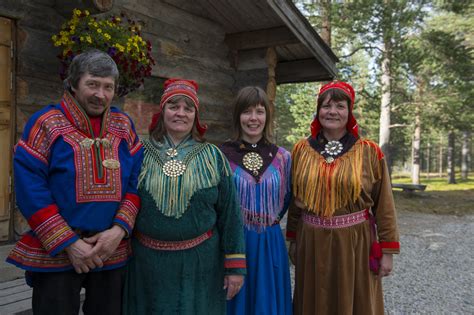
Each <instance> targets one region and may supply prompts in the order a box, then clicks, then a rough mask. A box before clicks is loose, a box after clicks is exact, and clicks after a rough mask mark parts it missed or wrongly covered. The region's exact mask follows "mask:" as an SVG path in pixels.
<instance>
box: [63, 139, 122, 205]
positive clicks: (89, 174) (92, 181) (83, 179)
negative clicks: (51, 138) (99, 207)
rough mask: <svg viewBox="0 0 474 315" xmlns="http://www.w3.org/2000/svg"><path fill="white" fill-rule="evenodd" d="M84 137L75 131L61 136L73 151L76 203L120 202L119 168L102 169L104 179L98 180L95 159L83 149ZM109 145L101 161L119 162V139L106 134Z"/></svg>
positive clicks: (89, 152)
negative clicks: (113, 160)
mask: <svg viewBox="0 0 474 315" xmlns="http://www.w3.org/2000/svg"><path fill="white" fill-rule="evenodd" d="M85 138H86V137H85V136H84V135H83V134H82V133H80V132H79V131H77V130H74V131H73V132H70V133H68V134H67V135H63V139H64V141H65V142H67V143H69V144H70V145H71V148H72V150H73V151H74V165H75V171H76V202H77V203H82V202H92V201H116V202H120V201H121V200H122V182H121V178H122V173H121V171H120V168H118V169H107V168H104V169H103V171H104V177H103V179H102V180H100V181H99V180H98V179H97V178H96V177H97V176H94V174H97V165H96V159H95V157H94V154H93V151H94V150H93V149H92V148H87V147H83V146H82V145H81V142H82V140H84V139H85ZM105 138H106V139H107V140H108V141H109V142H110V144H111V146H112V147H111V148H108V149H106V150H104V151H103V160H105V159H115V160H119V153H118V150H119V146H120V142H121V140H122V139H121V138H118V137H116V136H115V135H113V134H110V133H108V134H107V135H106V137H105Z"/></svg>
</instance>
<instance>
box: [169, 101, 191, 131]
mask: <svg viewBox="0 0 474 315" xmlns="http://www.w3.org/2000/svg"><path fill="white" fill-rule="evenodd" d="M195 117H196V108H195V107H194V106H190V105H188V104H187V103H186V101H185V100H184V99H181V100H179V101H178V102H176V103H170V102H168V103H166V104H165V107H164V109H163V122H164V126H165V129H166V132H167V133H168V134H169V135H170V136H171V137H173V138H182V137H184V136H186V135H188V134H189V133H190V132H191V130H192V129H193V126H194V119H195Z"/></svg>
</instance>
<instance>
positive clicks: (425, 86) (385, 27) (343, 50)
mask: <svg viewBox="0 0 474 315" xmlns="http://www.w3.org/2000/svg"><path fill="white" fill-rule="evenodd" d="M295 2H296V4H297V6H298V7H299V8H301V10H302V12H303V13H304V14H305V15H306V16H307V18H308V19H309V21H310V23H311V24H312V25H313V26H314V27H315V29H316V30H317V31H318V33H321V29H322V21H323V20H325V19H324V18H323V16H322V15H323V14H325V12H328V10H323V5H324V4H323V3H322V2H321V1H303V0H300V1H295ZM324 2H325V3H327V2H329V3H330V4H331V5H330V9H329V12H330V17H329V20H330V21H331V33H332V36H331V48H332V50H333V51H334V52H335V53H336V55H338V56H339V58H340V62H339V63H338V68H339V77H338V78H339V79H341V80H347V81H349V82H350V83H351V84H353V86H354V88H355V90H356V104H355V109H354V115H355V116H356V118H357V120H358V122H359V125H360V130H361V134H362V136H364V137H368V138H370V139H372V140H375V141H377V140H378V132H379V116H380V99H381V84H380V75H381V66H380V61H381V56H382V51H381V49H380V47H382V46H381V44H382V43H383V41H384V40H385V41H389V42H390V44H391V56H390V57H391V64H390V69H391V76H392V86H391V124H392V125H393V126H392V128H391V137H390V146H391V151H392V152H391V157H392V159H393V160H394V162H395V164H398V165H400V166H401V165H406V163H407V162H408V161H409V160H410V158H411V141H412V136H413V132H414V128H413V127H414V117H415V107H416V106H415V105H417V104H419V105H421V109H422V111H421V120H422V122H421V125H422V148H423V147H426V144H427V143H428V142H430V143H431V145H433V147H437V146H438V145H444V146H446V139H445V137H446V132H447V131H448V130H455V131H461V130H472V127H473V123H472V122H473V121H474V110H473V109H474V108H473V106H472V100H473V99H474V87H473V84H474V81H473V79H472V78H473V77H472V74H473V73H474V68H473V63H472V60H473V57H474V52H473V47H474V37H473V34H474V31H473V30H474V9H473V8H474V3H472V1H464V0H462V1H434V0H433V1H427V0H421V1H419V0H416V1H415V0H400V1H392V0H368V1H330V0H327V1H324ZM279 91H280V90H279ZM291 93H292V94H295V93H296V94H297V93H304V95H300V96H298V97H296V96H293V97H292V98H291V97H290V96H289V95H287V96H285V97H286V98H287V99H291V102H289V103H288V104H289V105H290V109H291V108H292V106H294V105H295V100H296V101H297V103H296V104H299V105H296V108H294V109H291V111H290V112H291V114H292V115H293V116H292V119H293V120H294V117H296V116H298V117H299V116H301V111H302V108H304V107H303V106H302V104H305V103H307V102H305V101H304V99H305V98H307V97H308V95H309V94H307V93H308V92H307V91H306V90H304V89H303V88H295V89H294V90H292V92H291ZM313 110H314V107H313V108H311V109H310V110H309V109H308V110H307V111H306V113H309V112H312V111H313ZM295 123H296V121H295ZM301 123H303V122H301ZM296 125H298V124H297V123H296ZM306 126H307V125H305V126H303V127H293V129H292V130H293V132H295V134H292V136H293V137H290V139H294V138H297V137H298V136H299V135H300V133H298V132H299V130H300V129H301V128H303V129H304V128H306ZM307 130H308V129H306V131H307ZM307 132H308V131H307Z"/></svg>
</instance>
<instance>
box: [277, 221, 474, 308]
mask: <svg viewBox="0 0 474 315" xmlns="http://www.w3.org/2000/svg"><path fill="white" fill-rule="evenodd" d="M285 223H286V222H285ZM398 223H399V228H400V242H401V254H400V255H394V270H393V272H392V276H390V277H387V278H384V279H383V286H384V296H385V310H386V312H387V314H389V315H400V314H474V215H468V216H462V217H458V216H453V215H435V214H425V213H418V212H400V213H398ZM282 225H283V224H282ZM291 275H292V280H293V279H294V266H292V267H291Z"/></svg>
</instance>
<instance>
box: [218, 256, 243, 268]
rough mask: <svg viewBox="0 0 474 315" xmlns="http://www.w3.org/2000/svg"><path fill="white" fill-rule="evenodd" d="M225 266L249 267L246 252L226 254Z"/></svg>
mask: <svg viewBox="0 0 474 315" xmlns="http://www.w3.org/2000/svg"><path fill="white" fill-rule="evenodd" d="M224 268H226V269H232V268H247V264H246V259H245V254H232V255H225V261H224Z"/></svg>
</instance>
